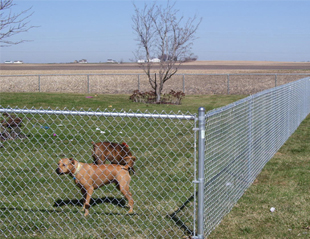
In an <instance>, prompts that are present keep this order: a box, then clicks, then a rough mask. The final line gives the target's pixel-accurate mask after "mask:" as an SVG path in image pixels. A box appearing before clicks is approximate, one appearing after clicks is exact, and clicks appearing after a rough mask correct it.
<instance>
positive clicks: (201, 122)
mask: <svg viewBox="0 0 310 239" xmlns="http://www.w3.org/2000/svg"><path fill="white" fill-rule="evenodd" d="M205 136H206V114H205V108H204V107H200V108H199V109H198V208H197V210H198V212H197V216H198V218H197V238H198V239H203V238H204V181H205V177H204V161H205Z"/></svg>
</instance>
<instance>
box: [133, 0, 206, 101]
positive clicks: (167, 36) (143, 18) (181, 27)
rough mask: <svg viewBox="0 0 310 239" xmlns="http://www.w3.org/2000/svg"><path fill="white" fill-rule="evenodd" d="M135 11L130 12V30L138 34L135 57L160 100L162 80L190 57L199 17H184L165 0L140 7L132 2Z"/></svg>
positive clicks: (168, 76) (169, 76)
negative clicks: (164, 1)
mask: <svg viewBox="0 0 310 239" xmlns="http://www.w3.org/2000/svg"><path fill="white" fill-rule="evenodd" d="M133 5H134V7H135V14H134V15H133V16H132V21H133V26H132V28H133V30H134V32H135V33H136V34H137V38H136V40H137V41H138V49H137V52H136V53H135V58H136V61H137V60H138V59H145V60H146V61H145V62H142V63H139V65H140V66H141V68H142V69H143V71H144V72H145V73H146V75H147V77H148V80H149V83H150V85H151V87H152V89H153V90H154V91H155V94H156V102H157V103H159V102H160V99H161V93H162V90H163V87H164V83H165V82H167V81H168V80H169V79H171V77H172V76H173V75H174V74H175V73H176V72H177V71H178V68H179V66H180V65H181V64H182V63H183V62H185V61H186V60H188V59H191V58H193V57H192V53H191V49H192V45H193V41H194V40H195V39H196V38H195V33H196V31H197V29H198V26H199V25H200V23H201V21H202V19H201V18H200V19H197V16H196V15H195V16H194V17H192V18H188V19H187V20H186V19H184V16H179V11H178V10H176V9H175V3H173V4H171V3H170V1H167V5H166V6H164V7H163V6H161V5H157V4H156V2H153V3H152V4H151V5H148V4H146V3H145V4H144V8H143V9H139V8H138V7H137V6H136V5H135V4H133ZM152 57H158V58H159V59H160V62H159V63H156V64H155V63H153V62H152V60H151V59H152Z"/></svg>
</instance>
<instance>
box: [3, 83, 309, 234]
mask: <svg viewBox="0 0 310 239" xmlns="http://www.w3.org/2000/svg"><path fill="white" fill-rule="evenodd" d="M309 92H310V78H304V79H301V80H298V81H295V82H291V83H288V84H285V85H282V86H278V87H276V88H273V89H269V90H265V91H263V92H260V93H258V94H255V95H252V96H249V97H247V98H245V99H242V100H240V101H237V102H235V103H233V104H230V105H228V106H225V107H222V108H219V109H216V110H213V111H210V112H208V113H206V114H205V113H204V111H202V110H201V109H202V108H200V109H199V111H198V112H199V114H198V115H192V114H190V113H185V114H182V113H179V114H174V113H173V112H169V113H167V112H154V113H148V112H146V113H143V112H131V111H129V112H113V111H112V112H108V111H107V112H101V111H83V110H79V111H77V110H75V109H73V110H66V109H64V110H60V109H56V110H44V109H13V108H10V107H6V108H4V107H1V106H0V112H1V113H2V119H1V120H3V123H2V129H1V145H0V155H1V157H0V177H1V185H0V187H1V188H0V192H1V194H0V197H1V200H0V220H1V224H0V233H1V236H2V237H18V236H24V237H36V236H44V237H52V238H186V237H190V236H193V237H194V238H201V239H202V238H204V237H205V236H207V235H209V234H210V233H211V231H212V230H213V229H214V228H215V227H216V226H217V225H218V224H219V223H220V221H221V220H222V218H223V217H224V216H225V215H226V214H227V213H228V212H229V211H230V210H231V208H232V207H233V206H234V205H235V203H236V202H237V201H238V200H239V198H240V197H241V196H242V195H243V193H244V191H245V190H246V189H247V188H248V187H249V186H250V185H251V184H252V182H253V181H254V179H255V178H256V176H257V175H258V174H259V173H260V171H261V170H262V168H263V167H264V165H265V164H266V163H267V162H268V161H269V160H270V159H271V158H272V156H273V155H274V154H275V153H276V152H277V151H278V149H279V148H280V147H281V146H282V145H283V144H284V142H285V141H286V140H287V138H288V137H289V136H290V135H291V134H292V133H293V132H294V131H295V129H296V128H297V127H298V125H299V124H300V122H301V121H302V120H303V119H304V118H305V117H306V116H307V115H308V114H309V112H310V94H309ZM14 115H15V116H14ZM10 119H14V120H11V122H12V121H13V122H15V123H12V124H11V123H9V121H10ZM8 125H10V126H8ZM92 141H94V142H103V141H109V142H117V143H123V142H125V143H126V144H127V145H128V146H129V148H130V150H131V152H132V154H133V155H134V156H135V157H136V158H137V160H136V162H135V165H134V167H135V170H136V174H135V175H132V176H131V182H130V191H131V193H132V195H133V200H134V208H133V210H134V213H133V214H128V213H127V211H128V208H127V206H126V205H127V200H126V199H125V198H124V196H123V194H121V193H120V192H119V190H117V187H115V186H114V185H106V186H103V187H102V188H100V189H97V190H95V192H94V194H93V195H92V200H91V201H90V206H91V207H90V215H89V216H88V217H85V216H84V215H83V213H82V212H81V209H82V203H83V198H82V195H81V192H80V190H79V188H78V187H76V185H75V181H74V180H73V179H72V177H70V176H69V175H58V174H57V173H56V172H55V170H56V168H57V167H58V166H57V163H58V161H59V160H60V159H61V158H73V159H75V160H77V161H79V162H87V163H92V162H93V158H92V144H91V142H92ZM197 146H198V147H197ZM196 171H197V172H196ZM197 176H198V178H197ZM197 184H198V187H197V186H196V185H197ZM196 187H197V189H199V190H198V191H196ZM197 194H198V195H197Z"/></svg>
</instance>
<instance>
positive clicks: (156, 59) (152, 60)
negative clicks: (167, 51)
mask: <svg viewBox="0 0 310 239" xmlns="http://www.w3.org/2000/svg"><path fill="white" fill-rule="evenodd" d="M150 62H153V63H158V62H160V60H159V59H158V58H156V57H155V58H152V59H151V60H150Z"/></svg>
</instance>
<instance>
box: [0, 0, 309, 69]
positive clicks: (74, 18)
mask: <svg viewBox="0 0 310 239" xmlns="http://www.w3.org/2000/svg"><path fill="white" fill-rule="evenodd" d="M133 2H134V3H135V4H136V5H137V6H138V8H142V7H143V6H144V4H145V2H146V3H152V2H153V1H142V0H36V1H28V0H14V3H15V4H16V5H15V6H14V7H13V8H12V9H11V11H12V13H19V12H21V11H23V10H25V9H28V8H30V7H32V9H31V10H30V11H31V12H33V15H32V16H31V17H30V19H29V20H30V24H31V25H33V26H38V27H35V28H32V29H30V30H29V31H28V32H25V33H20V34H18V35H16V36H14V37H12V38H11V39H10V40H20V39H23V40H29V41H27V42H24V43H21V44H18V45H12V46H10V47H1V48H0V62H1V63H3V62H4V61H15V60H22V61H23V62H24V63H68V62H73V61H75V60H81V59H86V60H87V61H88V62H90V63H92V62H94V63H95V62H106V61H107V59H114V60H116V61H123V62H129V61H130V60H132V59H134V52H135V51H136V50H137V47H138V46H137V44H138V42H137V41H135V39H136V35H135V33H134V31H133V29H132V25H133V23H132V19H131V18H132V16H133V14H134V6H133ZM165 3H166V0H157V4H165ZM175 3H176V4H175V9H178V10H179V14H180V15H183V16H184V17H185V18H189V17H193V16H194V15H195V14H196V15H197V16H198V17H199V18H200V17H201V18H202V22H201V24H200V25H199V28H198V30H197V32H196V37H197V39H196V40H195V41H194V45H193V49H192V52H193V54H194V55H196V56H198V60H200V61H231V60H235V61H290V62H295V61H296V62H303V61H310V14H309V10H310V0H239V1H237V0H191V1H189V0H176V1H175Z"/></svg>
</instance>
